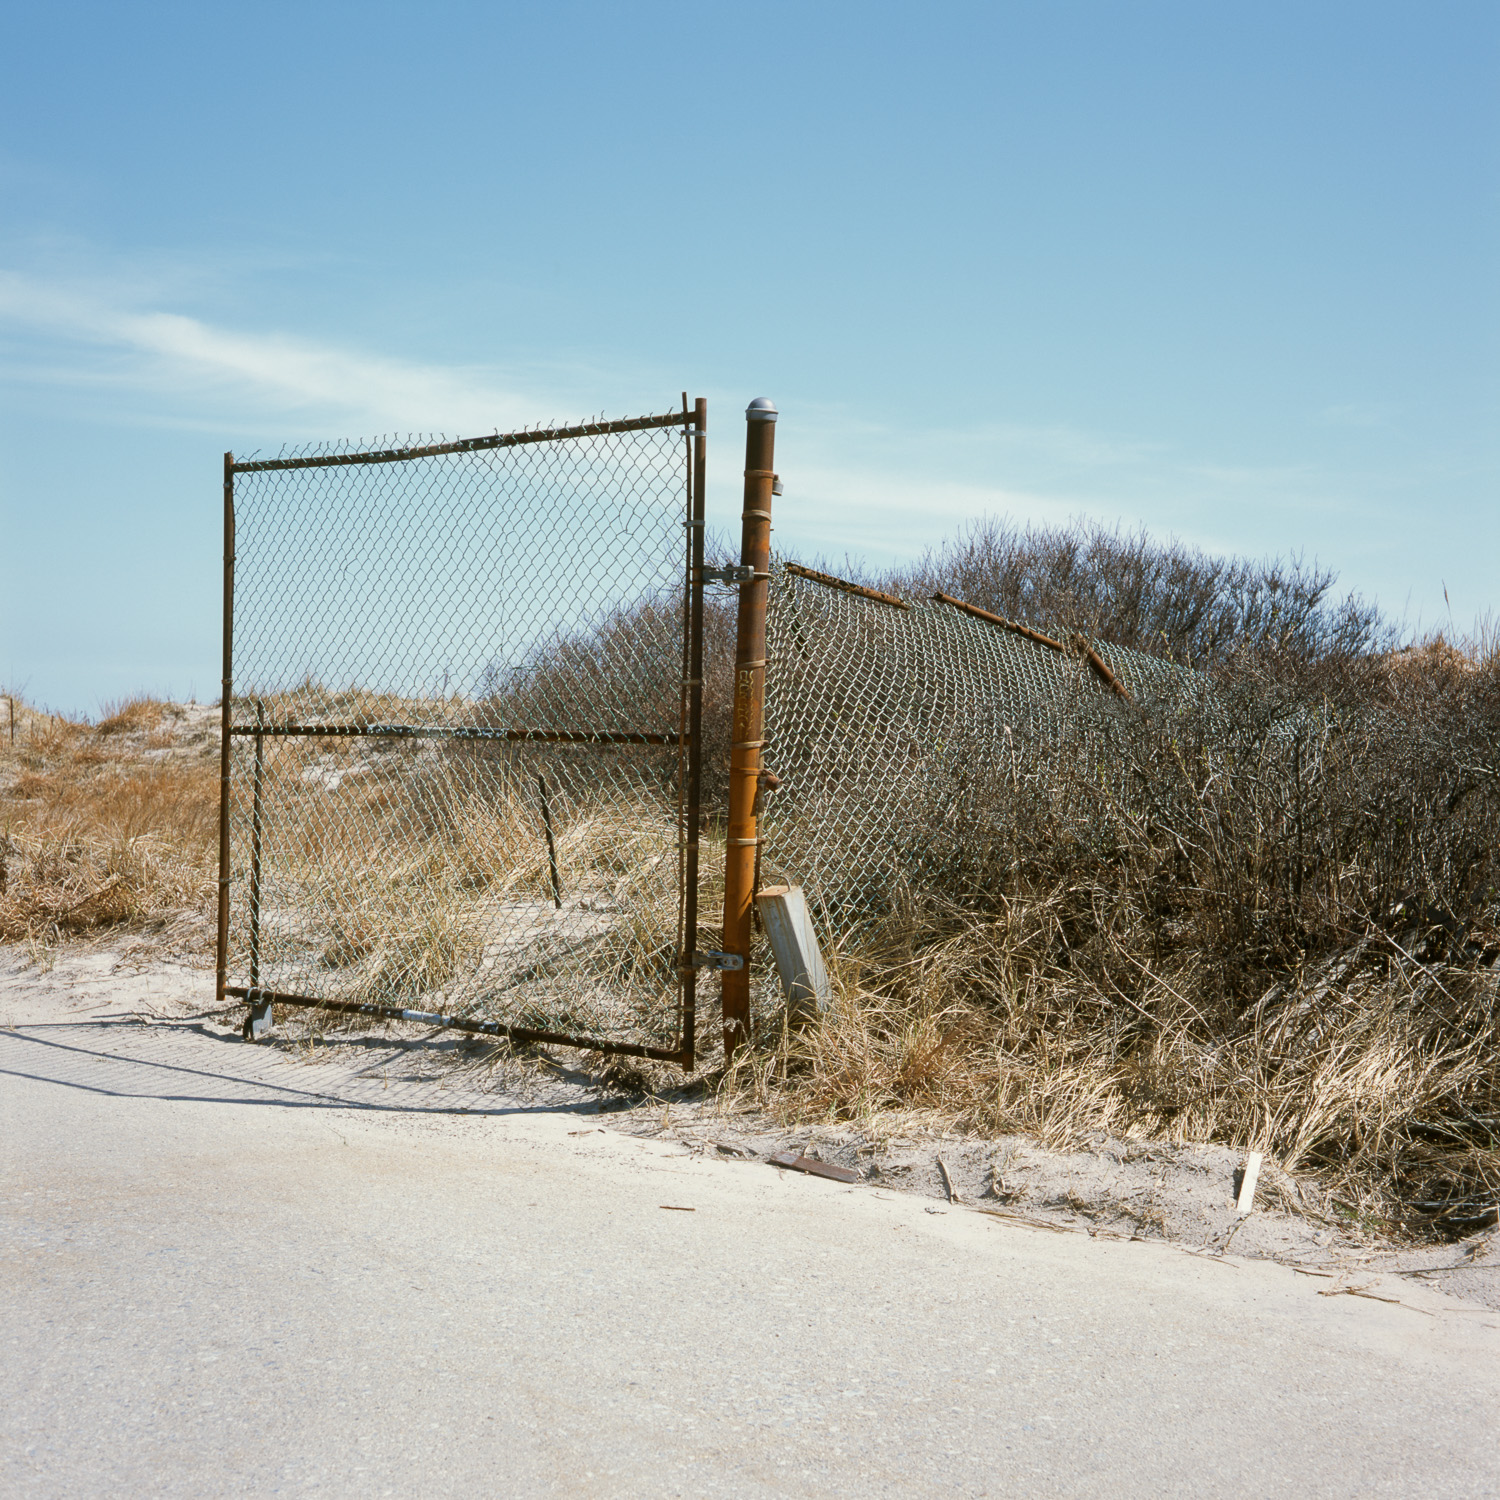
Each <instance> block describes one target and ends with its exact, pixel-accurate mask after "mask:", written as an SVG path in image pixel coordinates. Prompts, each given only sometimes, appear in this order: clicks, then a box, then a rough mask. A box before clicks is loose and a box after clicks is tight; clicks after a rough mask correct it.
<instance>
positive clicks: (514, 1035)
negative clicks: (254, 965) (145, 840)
mask: <svg viewBox="0 0 1500 1500" xmlns="http://www.w3.org/2000/svg"><path fill="white" fill-rule="evenodd" d="M224 993H225V994H226V995H233V996H234V997H235V998H236V999H238V1000H243V1001H245V1003H246V1004H247V1005H249V1006H250V1007H251V1009H252V1015H251V1016H250V1017H249V1018H247V1019H246V1021H245V1028H244V1033H243V1034H244V1036H245V1038H246V1040H247V1041H248V1040H251V1039H252V1029H251V1028H252V1024H253V1021H254V1019H255V1018H254V1015H253V1012H254V1010H255V1009H257V1008H258V1007H261V1006H269V1005H295V1006H300V1007H301V1008H302V1009H303V1010H332V1011H340V1012H342V1013H344V1014H346V1015H358V1016H376V1017H378V1018H379V1019H380V1020H383V1021H418V1022H421V1023H422V1024H423V1025H426V1026H441V1027H443V1028H445V1029H446V1030H448V1031H471V1032H474V1033H476V1034H477V1035H480V1036H503V1037H506V1038H508V1039H509V1040H510V1041H513V1042H547V1043H550V1044H551V1045H552V1046H554V1047H576V1048H578V1049H579V1050H580V1051H582V1052H604V1053H610V1054H613V1055H614V1056H617V1057H648V1058H651V1059H653V1060H655V1061H657V1062H671V1063H679V1064H681V1063H684V1062H685V1063H686V1065H687V1066H689V1067H691V1065H692V1053H690V1052H684V1051H683V1050H681V1049H675V1050H674V1049H671V1048H667V1047H647V1046H645V1045H643V1044H642V1043H639V1042H606V1041H602V1040H601V1039H599V1038H598V1037H585V1036H567V1035H565V1034H564V1033H563V1032H560V1031H538V1030H537V1029H536V1028H535V1027H531V1026H508V1025H506V1024H505V1023H504V1022H503V1021H468V1020H465V1019H464V1018H463V1017H462V1016H444V1015H439V1014H438V1013H437V1012H436V1011H430V1010H403V1009H402V1008H401V1007H400V1006H397V1005H373V1004H370V1003H369V1002H366V1001H362V1000H318V999H316V998H314V997H313V996H311V995H284V994H282V993H281V991H279V990H267V989H262V988H260V987H259V986H258V985H243V984H231V985H226V986H225V987H224ZM259 1035H260V1032H259V1031H256V1032H255V1033H254V1036H259Z"/></svg>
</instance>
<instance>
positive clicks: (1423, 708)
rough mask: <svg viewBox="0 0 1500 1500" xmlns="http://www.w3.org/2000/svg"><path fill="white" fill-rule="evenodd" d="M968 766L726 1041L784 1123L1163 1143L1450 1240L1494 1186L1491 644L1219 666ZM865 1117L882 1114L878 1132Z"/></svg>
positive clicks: (1498, 717)
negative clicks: (1304, 1179) (950, 851)
mask: <svg viewBox="0 0 1500 1500" xmlns="http://www.w3.org/2000/svg"><path fill="white" fill-rule="evenodd" d="M1033 751H1034V764H1035V765H1036V771H1035V774H1033V775H1032V776H1030V777H1026V778H1022V779H1021V780H1020V781H1019V782H1016V783H1013V784H1009V785H1007V786H1005V787H997V788H996V789H994V796H993V797H992V798H991V799H990V801H989V803H988V804H987V805H985V806H984V807H983V810H982V815H978V816H974V818H973V820H972V823H971V826H969V827H968V828H967V830H966V832H967V834H968V837H969V842H970V848H971V853H972V858H971V860H970V861H969V863H968V864H967V866H966V867H965V868H963V869H961V870H959V871H956V872H954V873H953V874H951V875H949V876H947V877H946V878H945V879H944V880H942V881H933V882H930V883H929V884H928V885H927V886H926V887H925V888H923V889H919V890H914V891H911V892H909V893H908V895H907V898H906V899H905V901H904V902H903V904H902V905H901V906H900V907H899V909H897V910H895V911H893V912H891V913H889V914H888V915H887V916H886V917H885V918H884V919H883V920H882V921H880V922H879V923H877V924H876V925H874V926H873V927H872V928H869V929H867V930H865V931H864V932H862V933H860V934H858V935H857V937H856V938H855V939H854V940H852V941H846V942H845V943H844V944H842V945H841V951H840V952H839V954H838V963H837V968H838V971H839V974H840V984H839V994H838V999H837V1002H836V1004H835V1006H834V1008H833V1010H832V1012H831V1013H830V1014H829V1016H828V1017H827V1019H826V1020H825V1021H824V1022H823V1024H821V1025H820V1026H818V1027H816V1028H813V1029H810V1030H808V1031H806V1032H802V1033H793V1032H789V1031H785V1030H783V1031H782V1032H781V1033H780V1035H778V1036H775V1037H772V1038H770V1039H768V1045H767V1046H766V1047H765V1048H764V1049H763V1051H762V1052H761V1054H760V1055H759V1056H758V1057H757V1058H754V1059H747V1061H746V1064H745V1082H746V1083H750V1082H751V1081H752V1079H753V1083H754V1087H755V1089H756V1090H757V1092H758V1093H759V1095H760V1097H761V1098H762V1100H763V1101H764V1102H765V1103H766V1104H767V1105H769V1106H770V1107H772V1108H774V1109H777V1110H778V1111H780V1112H781V1113H782V1114H783V1115H785V1116H787V1117H788V1118H807V1117H823V1118H827V1117H830V1116H831V1117H843V1118H850V1119H859V1120H862V1121H864V1122H865V1123H866V1124H867V1125H868V1126H870V1127H871V1128H874V1129H881V1128H891V1126H890V1123H889V1122H890V1121H893V1120H896V1121H900V1120H905V1119H909V1117H910V1116H911V1114H912V1113H913V1112H916V1113H921V1114H926V1115H927V1116H928V1117H929V1118H931V1119H934V1120H941V1121H946V1122H949V1123H955V1124H959V1125H962V1126H964V1127H966V1128H971V1129H977V1130H981V1131H985V1132H991V1131H1002V1130H1019V1131H1025V1132H1030V1133H1034V1134H1036V1135H1038V1136H1039V1137H1041V1138H1042V1139H1044V1140H1047V1141H1051V1142H1053V1143H1055V1144H1061V1143H1064V1142H1067V1141H1071V1140H1075V1139H1077V1138H1078V1136H1079V1135H1080V1134H1081V1133H1084V1132H1091V1131H1096V1130H1101V1129H1102V1130H1107V1131H1110V1132H1112V1133H1115V1134H1118V1135H1123V1136H1156V1135H1169V1136H1172V1137H1175V1138H1178V1139H1182V1140H1196V1141H1218V1142H1222V1143H1224V1144H1228V1145H1232V1146H1238V1147H1246V1148H1250V1147H1253V1148H1258V1149H1262V1150H1266V1151H1269V1152H1271V1153H1273V1154H1274V1155H1275V1157H1276V1158H1277V1159H1278V1160H1279V1161H1280V1162H1281V1164H1282V1165H1283V1166H1284V1167H1286V1168H1287V1169H1289V1170H1298V1169H1301V1170H1315V1171H1316V1172H1317V1173H1318V1174H1319V1175H1320V1177H1321V1178H1322V1180H1323V1181H1324V1182H1325V1183H1327V1184H1328V1185H1329V1186H1330V1188H1331V1190H1332V1191H1333V1192H1334V1194H1335V1196H1336V1197H1337V1198H1338V1199H1339V1201H1340V1202H1341V1203H1342V1204H1343V1205H1344V1207H1345V1210H1346V1211H1347V1212H1348V1213H1350V1214H1354V1215H1359V1216H1362V1217H1365V1218H1366V1219H1368V1220H1370V1221H1372V1222H1374V1221H1378V1222H1380V1223H1382V1224H1385V1225H1387V1226H1395V1227H1400V1228H1404V1229H1407V1230H1414V1231H1424V1232H1438V1233H1446V1232H1457V1231H1460V1230H1462V1229H1464V1228H1466V1227H1472V1226H1473V1225H1475V1224H1478V1223H1483V1222H1485V1221H1486V1219H1487V1218H1491V1217H1492V1216H1493V1213H1494V1207H1495V1204H1496V1202H1497V1201H1500V965H1497V960H1500V653H1497V652H1496V650H1495V649H1494V643H1493V642H1492V641H1478V642H1470V643H1468V644H1467V645H1466V646H1460V647H1455V646H1453V645H1451V644H1449V643H1447V642H1445V641H1442V640H1431V641H1428V642H1426V643H1425V644H1423V645H1421V646H1419V647H1416V648H1413V649H1410V650H1406V651H1403V652H1397V653H1378V654H1365V655H1345V654H1342V653H1339V652H1335V651H1333V650H1326V651H1322V652H1318V651H1308V650H1295V651H1294V650H1286V651H1277V650H1275V649H1274V648H1269V647H1265V646H1262V647H1261V648H1260V649H1257V650H1245V651H1241V652H1239V653H1237V654H1236V655H1233V656H1231V657H1229V658H1228V659H1226V660H1222V661H1221V662H1220V663H1219V665H1218V667H1217V669H1216V671H1215V674H1214V691H1213V692H1212V694H1211V695H1207V696H1205V697H1203V698H1202V699H1201V700H1200V701H1199V702H1198V703H1196V704H1192V703H1189V704H1186V705H1182V706H1178V707H1176V708H1169V707H1166V706H1163V705H1156V706H1155V707H1154V708H1153V709H1152V710H1151V711H1140V710H1138V709H1135V708H1131V707H1128V706H1126V705H1109V706H1108V712H1106V713H1101V715H1100V716H1098V717H1096V718H1095V719H1093V720H1091V721H1090V723H1089V724H1088V725H1087V726H1086V727H1084V728H1080V731H1079V733H1078V736H1077V739H1076V741H1075V742H1074V743H1071V744H1069V743H1066V742H1064V743H1062V744H1053V745H1049V746H1041V745H1038V746H1036V747H1033ZM882 1122H885V1123H884V1124H882Z"/></svg>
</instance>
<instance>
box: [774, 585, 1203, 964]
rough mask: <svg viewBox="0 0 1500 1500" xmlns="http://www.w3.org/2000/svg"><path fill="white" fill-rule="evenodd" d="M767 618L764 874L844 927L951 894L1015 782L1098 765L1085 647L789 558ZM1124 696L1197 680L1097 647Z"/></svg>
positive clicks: (1100, 699)
mask: <svg viewBox="0 0 1500 1500" xmlns="http://www.w3.org/2000/svg"><path fill="white" fill-rule="evenodd" d="M770 589H771V592H770V601H769V606H768V612H767V657H768V663H767V684H766V766H767V769H768V770H769V771H770V772H771V773H772V774H773V775H774V776H775V777H776V779H777V782H778V783H779V784H778V785H776V786H775V788H774V789H773V790H770V791H768V793H767V795H766V799H765V812H764V817H763V822H762V837H763V840H764V843H763V853H762V879H763V881H765V882H772V881H783V882H786V883H788V884H796V885H801V886H802V887H803V889H804V891H805V892H806V894H807V897H808V900H809V902H810V903H811V905H812V907H813V909H814V911H815V912H817V914H818V915H819V917H820V919H821V925H822V926H823V928H824V930H825V931H826V932H829V933H831V934H834V935H842V934H845V933H848V932H850V931H852V930H857V929H858V928H859V927H860V926H862V925H863V924H865V923H867V922H868V921H870V920H872V919H874V918H877V917H879V916H881V915H883V914H885V913H887V912H889V911H890V910H891V909H892V908H893V907H894V906H895V905H896V904H897V903H899V902H900V901H902V900H903V899H904V898H905V897H906V896H908V895H909V894H911V893H913V892H916V891H920V890H922V889H927V888H933V887H937V888H941V889H948V890H951V891H957V892H962V891H964V890H965V889H966V887H971V886H972V882H973V881H975V880H982V879H984V878H986V875H987V872H990V871H992V869H993V865H992V862H991V861H989V860H988V858H987V856H988V854H989V847H988V846H989V845H990V844H991V843H992V842H993V840H994V839H995V838H996V837H997V836H998V835H999V834H1000V833H1001V831H1002V830H1003V828H1004V825H1005V821H1006V816H1007V812H1008V810H1009V809H1011V808H1014V807H1015V806H1016V805H1017V804H1018V803H1020V802H1021V801H1022V800H1024V799H1023V798H1022V796H1021V795H1020V794H1021V793H1022V791H1023V789H1024V790H1025V791H1027V792H1031V793H1034V792H1036V791H1038V790H1044V791H1050V789H1049V788H1047V786H1046V783H1048V781H1049V779H1051V778H1053V776H1054V773H1055V771H1056V770H1057V768H1058V767H1059V765H1060V764H1061V763H1063V762H1064V761H1066V762H1069V763H1071V764H1075V765H1076V762H1077V760H1078V758H1079V757H1082V758H1083V760H1084V761H1085V762H1087V763H1089V764H1087V766H1086V767H1085V769H1086V770H1087V773H1088V774H1089V775H1090V776H1092V777H1093V778H1094V779H1095V780H1096V781H1097V780H1098V779H1099V777H1100V776H1101V774H1103V773H1104V767H1103V765H1102V764H1101V761H1102V760H1103V758H1104V757H1106V756H1107V753H1108V750H1107V747H1108V745H1109V742H1110V734H1109V729H1110V723H1111V719H1112V717H1113V716H1114V715H1117V714H1119V713H1120V712H1122V711H1124V710H1123V709H1122V707H1121V700H1120V698H1119V697H1118V696H1117V695H1116V694H1114V693H1113V692H1112V691H1111V690H1110V689H1109V687H1108V686H1107V685H1106V684H1105V683H1104V682H1103V681H1102V680H1101V675H1100V674H1099V673H1098V672H1097V671H1096V670H1095V669H1093V668H1091V667H1090V665H1089V662H1088V658H1087V655H1086V653H1085V651H1083V650H1079V649H1065V650H1058V649H1054V648H1053V647H1051V646H1048V645H1044V644H1042V643H1040V642H1039V641H1037V640H1033V639H1028V638H1027V636H1026V635H1025V634H1022V633H1020V632H1019V631H1017V630H1015V629H1013V628H1011V629H1008V628H1006V626H1004V625H1003V624H998V623H995V622H994V621H992V620H987V619H981V618H977V617H976V616H975V615H973V614H970V613H967V612H965V610H963V609H962V608H960V607H956V606H955V605H953V604H951V603H944V602H941V601H938V600H935V599H929V600H912V601H905V602H904V603H905V607H900V606H898V605H895V604H891V603H886V602H882V601H881V600H879V599H875V598H871V597H868V596H867V595H866V594H863V593H860V592H856V591H852V590H850V589H847V588H840V587H836V586H832V585H831V584H830V583H828V582H822V581H818V580H817V579H814V578H809V577H808V576H807V575H806V572H805V571H800V572H799V571H795V570H794V569H793V567H790V566H788V565H787V564H786V563H785V562H784V561H778V562H777V563H776V564H775V565H774V566H773V569H772V578H771V586H770ZM1093 649H1094V650H1095V651H1096V652H1097V654H1098V655H1099V657H1100V658H1101V659H1102V663H1103V664H1104V665H1105V666H1107V668H1108V669H1109V670H1110V671H1111V672H1112V673H1113V674H1114V675H1115V677H1116V678H1117V679H1118V680H1119V681H1120V682H1121V684H1122V685H1123V686H1124V687H1125V688H1126V689H1127V691H1128V692H1129V693H1130V695H1131V698H1132V699H1133V700H1134V701H1135V702H1136V704H1137V705H1141V706H1144V705H1146V704H1148V703H1150V702H1152V701H1153V700H1155V701H1161V700H1170V701H1180V700H1181V699H1182V698H1183V695H1184V694H1185V693H1187V692H1190V691H1193V690H1194V688H1193V685H1192V683H1191V681H1190V679H1191V677H1192V674H1185V673H1184V672H1182V671H1181V669H1179V668H1176V667H1174V666H1172V665H1171V664H1170V663H1167V662H1163V661H1160V660H1158V659H1157V658H1155V657H1149V656H1145V655H1143V654H1141V653H1140V652H1136V651H1130V650H1126V649H1124V648H1121V647H1116V646H1110V645H1106V644H1104V643H1100V642H1095V643H1093Z"/></svg>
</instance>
